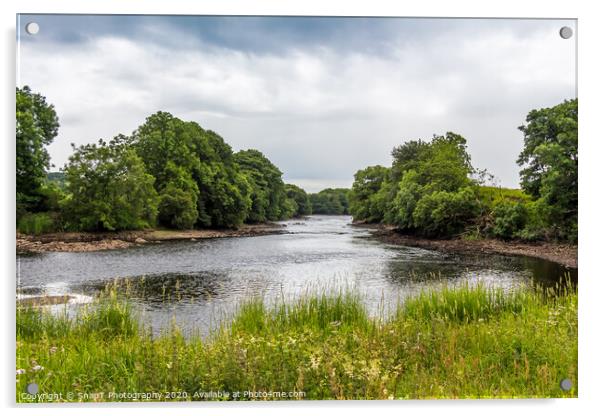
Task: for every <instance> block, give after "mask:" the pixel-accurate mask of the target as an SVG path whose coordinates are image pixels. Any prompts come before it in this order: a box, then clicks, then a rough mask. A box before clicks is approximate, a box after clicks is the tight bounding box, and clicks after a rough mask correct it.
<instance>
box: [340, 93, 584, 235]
mask: <svg viewBox="0 0 602 416" xmlns="http://www.w3.org/2000/svg"><path fill="white" fill-rule="evenodd" d="M519 129H520V130H521V131H522V132H523V133H524V136H525V146H524V149H523V151H522V153H521V154H520V156H519V159H518V163H519V164H520V165H522V166H524V168H523V170H522V171H521V180H522V181H521V184H522V188H523V190H512V189H504V188H498V187H491V186H484V185H483V183H482V181H481V180H478V179H476V177H477V176H479V174H481V176H483V175H482V174H483V173H486V172H483V171H478V170H476V169H474V168H473V167H472V165H471V161H470V155H469V154H468V151H467V148H466V140H465V139H464V138H463V137H461V136H459V135H457V134H454V133H447V134H446V135H445V136H435V137H434V138H433V139H432V140H431V141H424V140H411V141H407V142H405V143H404V144H402V145H400V146H398V147H396V148H394V149H393V152H392V156H393V163H392V166H391V167H390V168H387V167H383V166H370V167H367V168H365V169H362V170H359V171H358V172H357V173H356V174H355V181H354V183H353V186H352V189H351V193H350V195H349V200H350V212H351V214H352V215H353V217H354V220H355V221H358V222H383V223H387V224H393V225H395V226H396V227H397V228H398V229H399V230H400V231H403V232H406V233H415V234H419V235H424V236H430V237H444V236H455V235H466V236H477V237H478V236H493V237H498V238H503V239H511V238H520V239H524V240H534V239H542V238H557V239H562V240H569V241H571V242H575V241H576V239H577V100H571V101H565V102H564V103H562V104H559V105H557V106H556V107H552V108H544V109H541V110H533V111H531V112H530V113H529V115H528V116H527V124H526V125H524V126H521V127H520V128H519Z"/></svg>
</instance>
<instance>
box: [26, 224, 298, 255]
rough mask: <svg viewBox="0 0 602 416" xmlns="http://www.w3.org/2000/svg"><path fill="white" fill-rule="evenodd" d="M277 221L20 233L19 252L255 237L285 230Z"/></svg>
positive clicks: (95, 249)
mask: <svg viewBox="0 0 602 416" xmlns="http://www.w3.org/2000/svg"><path fill="white" fill-rule="evenodd" d="M285 232H286V229H285V226H284V225H282V224H277V223H265V224H244V225H242V226H241V227H239V228H238V229H221V230H216V229H202V230H168V229H157V230H141V231H118V232H96V233H92V232H65V233H52V234H42V235H26V234H19V233H17V253H43V252H88V251H101V250H114V249H121V248H128V247H132V246H136V245H142V244H152V243H161V242H164V241H177V240H192V241H195V240H202V239H209V238H229V237H254V236H260V235H268V234H281V233H285Z"/></svg>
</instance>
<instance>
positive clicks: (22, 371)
mask: <svg viewBox="0 0 602 416" xmlns="http://www.w3.org/2000/svg"><path fill="white" fill-rule="evenodd" d="M26 372H27V371H25V369H23V368H18V369H17V375H21V374H25V373H26Z"/></svg>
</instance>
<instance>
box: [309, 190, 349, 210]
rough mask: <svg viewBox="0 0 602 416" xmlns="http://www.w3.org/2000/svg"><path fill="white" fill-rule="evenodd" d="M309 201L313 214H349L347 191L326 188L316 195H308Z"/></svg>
mask: <svg viewBox="0 0 602 416" xmlns="http://www.w3.org/2000/svg"><path fill="white" fill-rule="evenodd" d="M309 200H310V201H311V209H312V213H314V214H321V215H347V214H349V189H346V188H326V189H324V190H322V191H320V192H318V193H316V194H309Z"/></svg>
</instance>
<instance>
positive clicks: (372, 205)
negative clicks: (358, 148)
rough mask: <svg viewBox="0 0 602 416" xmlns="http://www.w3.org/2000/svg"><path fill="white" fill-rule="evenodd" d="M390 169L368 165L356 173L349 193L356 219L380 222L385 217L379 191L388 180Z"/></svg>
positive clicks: (350, 210) (350, 209)
mask: <svg viewBox="0 0 602 416" xmlns="http://www.w3.org/2000/svg"><path fill="white" fill-rule="evenodd" d="M389 174H390V169H388V168H385V167H383V166H380V165H377V166H368V167H367V168H365V169H362V170H358V171H357V172H356V174H355V175H354V182H353V186H352V187H351V192H350V193H349V212H350V213H351V215H353V218H354V220H356V221H366V222H379V221H382V220H383V217H384V214H385V212H384V206H383V204H382V202H383V201H382V196H384V195H382V193H379V191H380V190H381V188H382V187H383V185H384V182H385V181H387V180H388V178H389Z"/></svg>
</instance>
